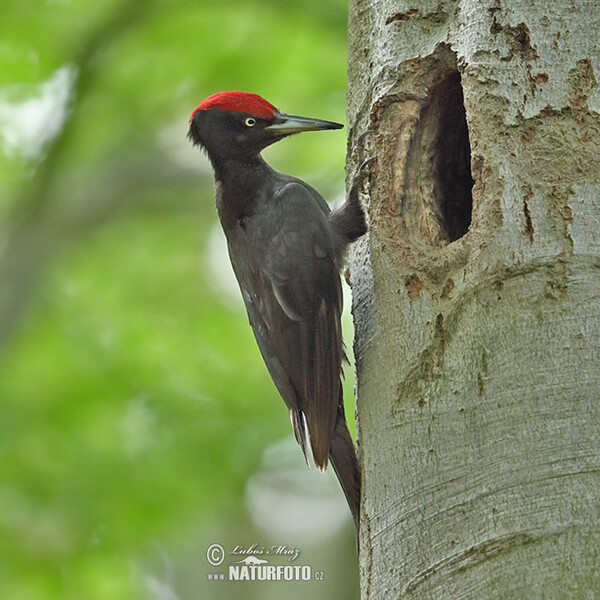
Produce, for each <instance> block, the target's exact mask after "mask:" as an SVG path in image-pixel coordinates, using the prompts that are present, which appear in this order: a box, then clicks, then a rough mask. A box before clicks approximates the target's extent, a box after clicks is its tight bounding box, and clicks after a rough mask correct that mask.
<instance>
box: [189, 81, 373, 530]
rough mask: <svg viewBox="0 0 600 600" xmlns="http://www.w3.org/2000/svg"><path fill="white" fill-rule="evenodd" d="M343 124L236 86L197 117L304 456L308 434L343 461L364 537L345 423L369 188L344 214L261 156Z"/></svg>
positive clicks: (258, 332) (338, 465)
mask: <svg viewBox="0 0 600 600" xmlns="http://www.w3.org/2000/svg"><path fill="white" fill-rule="evenodd" d="M342 127H343V125H341V124H339V123H334V122H332V121H324V120H321V119H312V118H307V117H299V116H294V115H289V114H286V113H283V112H281V111H280V110H278V109H277V108H276V107H275V106H274V105H273V104H271V103H270V102H268V101H267V100H265V99H264V98H262V97H261V96H259V95H258V94H254V93H250V92H240V91H224V92H218V93H216V94H213V95H211V96H209V97H208V98H206V99H205V100H203V101H202V102H201V103H200V104H199V105H198V106H197V108H196V109H195V110H194V111H193V112H192V115H191V117H190V119H189V125H188V134H187V136H188V138H189V139H190V140H191V142H192V143H193V145H194V146H197V147H200V148H201V149H202V150H204V151H205V152H206V154H207V155H208V158H209V160H210V162H211V164H212V168H213V172H214V179H215V196H216V206H217V212H218V216H219V219H220V222H221V225H222V228H223V231H224V233H225V237H226V240H227V248H228V252H229V257H230V260H231V264H232V267H233V271H234V273H235V276H236V279H237V281H238V284H239V288H240V291H241V295H242V298H243V301H244V305H245V307H246V311H247V314H248V319H249V321H250V325H251V327H252V330H253V332H254V337H255V339H256V342H257V345H258V347H259V349H260V353H261V354H262V358H263V360H264V362H265V364H266V366H267V370H268V372H269V374H270V376H271V378H272V380H273V382H274V384H275V386H276V387H277V389H278V391H279V394H280V395H281V397H282V398H283V401H284V402H285V404H286V406H287V408H288V409H289V411H290V418H291V421H292V426H293V430H294V434H295V437H296V440H297V442H298V444H299V445H300V447H301V449H302V452H303V454H304V459H305V460H306V462H307V465H308V464H309V463H308V455H307V448H308V445H307V434H308V440H309V444H310V449H311V450H312V456H313V460H314V463H315V465H316V467H317V468H318V469H319V470H321V471H324V470H325V469H326V468H327V465H328V463H329V462H330V463H331V464H332V466H333V469H334V471H335V473H336V475H337V477H338V480H339V482H340V484H341V487H342V490H343V492H344V494H345V496H346V500H347V502H348V505H349V507H350V511H351V513H352V517H353V519H354V522H355V526H356V528H357V531H358V526H359V518H360V508H359V507H360V493H361V473H360V467H359V463H358V460H357V454H356V450H355V447H354V443H353V441H352V437H351V435H350V432H349V431H348V426H347V423H346V418H345V416H344V402H343V396H342V382H341V378H342V361H343V360H344V358H345V353H344V347H343V340H342V328H341V314H342V284H341V278H340V271H341V269H342V266H343V264H344V260H345V254H346V250H347V248H348V246H349V244H351V243H352V242H354V241H355V240H357V239H358V238H359V237H361V236H362V235H364V234H365V233H366V231H367V224H366V219H365V215H364V212H363V209H362V207H361V205H360V201H359V184H360V183H361V181H359V178H357V181H356V182H355V184H354V185H353V186H352V189H351V191H350V193H349V194H348V198H347V200H346V201H345V202H344V203H343V204H342V205H341V206H340V207H339V208H337V209H334V210H332V209H331V208H330V207H329V205H328V204H327V203H326V202H325V200H324V199H323V197H322V196H321V194H319V192H317V191H316V190H315V189H314V188H313V187H311V186H310V185H309V184H308V183H306V182H304V181H302V180H301V179H298V178H297V177H293V176H291V175H287V174H285V173H282V172H280V171H277V170H275V169H273V168H272V167H271V166H270V165H268V164H267V163H266V161H265V160H264V158H263V157H262V155H261V152H262V150H264V149H265V148H266V147H267V146H269V145H271V144H273V143H274V142H277V141H279V140H281V139H283V138H285V137H287V136H290V135H293V134H297V133H301V132H304V131H317V130H333V129H341V128H342ZM363 179H364V177H363Z"/></svg>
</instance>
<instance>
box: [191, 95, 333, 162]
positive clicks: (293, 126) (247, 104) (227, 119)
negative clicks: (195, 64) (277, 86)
mask: <svg viewBox="0 0 600 600" xmlns="http://www.w3.org/2000/svg"><path fill="white" fill-rule="evenodd" d="M342 127H343V125H340V124H339V123H333V122H331V121H322V120H320V119H309V118H306V117H296V116H293V115H286V114H284V113H282V112H280V111H279V110H277V108H275V107H274V106H273V105H272V104H271V103H270V102H267V101H266V100H265V99H264V98H261V97H260V96H259V95H257V94H250V93H248V92H219V93H218V94H213V95H212V96H209V97H208V98H206V100H204V101H202V102H201V103H200V104H199V105H198V107H197V108H196V110H194V112H193V113H192V116H191V117H190V121H189V131H188V138H189V139H190V140H191V141H192V142H193V143H194V145H196V146H201V147H203V148H204V149H205V150H206V151H207V153H208V155H209V156H210V157H211V159H216V160H223V159H227V158H244V157H251V156H256V155H257V154H259V153H260V151H261V150H263V148H266V147H267V146H269V145H270V144H272V143H273V142H276V141H277V140H280V139H281V138H284V137H286V136H288V135H292V134H294V133H300V132H302V131H315V130H319V129H341V128H342Z"/></svg>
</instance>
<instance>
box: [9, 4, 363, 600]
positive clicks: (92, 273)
mask: <svg viewBox="0 0 600 600" xmlns="http://www.w3.org/2000/svg"><path fill="white" fill-rule="evenodd" d="M346 14H347V7H346V2H345V0H326V1H323V0H243V1H235V0H227V1H225V0H215V1H212V2H211V1H208V0H200V1H192V0H143V1H142V0H45V1H44V0H4V1H3V2H2V18H1V19H0V589H1V595H2V597H3V598H10V599H11V600H38V599H39V600H46V599H67V600H71V599H77V600H81V599H84V600H87V599H90V600H105V599H106V600H108V599H110V600H120V599H127V600H129V599H136V598H144V599H150V600H158V599H160V600H167V599H168V600H175V599H182V600H183V599H186V600H187V599H198V598H202V599H204V598H216V599H220V598H248V599H251V600H252V599H254V598H256V599H258V598H261V599H262V598H265V599H266V598H268V599H271V598H281V597H283V596H285V597H286V598H288V599H289V600H293V599H294V598H305V597H311V598H313V599H321V598H323V599H325V598H327V599H337V598H355V597H357V575H356V571H357V568H356V556H355V550H354V535H353V529H352V524H351V519H350V517H349V512H348V509H347V507H346V505H345V501H344V499H343V496H342V494H341V492H340V490H339V488H338V486H337V483H336V482H335V478H334V477H333V475H332V474H331V473H329V474H328V475H321V474H319V473H317V472H316V470H315V469H314V467H313V468H312V470H310V471H308V470H307V469H306V467H305V465H304V463H303V459H302V457H301V453H300V450H299V449H298V448H297V446H296V444H295V441H294V440H293V435H292V431H291V427H290V423H289V418H288V415H287V411H286V409H285V407H284V405H283V402H282V401H281V399H280V398H279V397H278V395H277V392H276V390H275V388H274V386H273V384H272V383H271V381H270V379H269V376H268V374H267V371H266V369H265V367H264V366H263V363H262V361H261V358H260V356H259V353H258V350H257V348H256V345H255V342H254V339H253V337H252V334H251V331H250V328H249V326H248V322H247V318H246V315H245V312H244V309H243V307H242V304H241V301H240V299H239V295H238V291H237V288H236V283H235V281H234V280H233V276H232V274H231V270H230V267H229V263H228V259H227V256H226V250H225V246H224V240H223V236H222V233H221V231H220V228H219V225H218V221H217V218H216V212H215V209H214V198H213V183H212V173H211V171H210V166H209V163H208V162H207V160H206V158H205V157H204V156H203V155H202V154H201V153H199V152H198V151H197V150H195V149H193V148H192V147H191V145H190V144H189V143H188V142H187V140H186V139H185V135H186V132H187V120H188V118H189V115H190V113H191V112H192V110H193V109H194V108H195V106H196V105H197V104H198V103H199V102H200V101H201V100H202V99H203V98H205V97H206V96H208V95H209V94H212V93H214V92H217V91H220V90H224V89H241V90H246V91H253V92H257V93H259V94H261V95H263V96H265V97H266V98H267V99H268V100H269V101H271V102H272V103H274V104H275V105H276V106H278V107H279V108H281V109H282V110H283V111H285V112H289V113H292V114H303V115H305V116H313V117H319V118H324V119H329V120H337V121H341V122H344V119H345V114H344V111H345V87H346ZM345 139H346V138H345V132H344V131H340V132H323V133H311V134H304V135H303V136H297V137H294V138H291V139H287V140H285V141H283V142H280V143H279V144H276V145H275V146H273V147H272V148H270V149H268V151H267V152H266V158H267V160H268V161H269V162H270V163H271V164H272V165H273V166H275V167H276V168H278V169H280V170H283V171H286V172H289V173H292V174H294V175H297V176H299V177H301V178H303V179H305V180H307V181H308V182H309V183H311V184H312V185H313V186H315V187H316V188H317V189H319V190H320V191H321V192H322V194H323V195H324V196H325V197H326V198H327V199H328V200H330V201H332V202H333V203H334V204H335V203H336V202H340V201H341V200H342V199H343V194H344V191H343V190H344V183H343V179H344V175H343V165H344V154H345V149H346V141H345ZM345 319H346V321H345V327H346V333H347V334H348V335H349V336H350V335H351V331H350V328H351V323H350V320H349V318H348V317H347V316H346V318H345ZM349 339H350V340H351V337H349ZM350 343H351V342H350ZM346 371H347V377H346V384H345V385H346V387H347V394H346V397H347V404H348V406H347V410H348V412H349V414H350V421H351V422H353V418H352V415H353V410H354V404H353V400H352V369H351V368H350V369H346ZM212 543H219V544H221V545H222V546H223V547H224V548H226V549H227V550H230V549H231V548H233V547H234V546H235V545H241V546H244V547H250V546H252V544H258V546H259V547H260V546H265V547H270V546H271V545H273V544H274V545H285V546H287V547H288V548H297V549H299V550H300V551H301V555H300V557H299V558H298V559H297V560H296V561H295V563H294V564H307V565H310V566H311V567H312V568H313V570H314V571H322V572H323V578H324V580H323V581H313V582H304V583H299V584H290V583H264V584H260V583H256V582H255V583H231V582H222V581H209V579H208V574H209V573H212V572H215V571H216V572H219V571H221V572H223V571H224V569H223V568H221V569H216V568H214V567H211V566H210V565H209V564H208V562H207V559H206V551H207V548H208V547H209V546H210V545H211V544H212ZM272 562H275V561H272Z"/></svg>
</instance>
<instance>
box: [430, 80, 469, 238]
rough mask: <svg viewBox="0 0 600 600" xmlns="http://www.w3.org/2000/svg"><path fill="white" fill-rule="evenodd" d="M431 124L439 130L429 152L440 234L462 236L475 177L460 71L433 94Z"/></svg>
mask: <svg viewBox="0 0 600 600" xmlns="http://www.w3.org/2000/svg"><path fill="white" fill-rule="evenodd" d="M430 107H431V108H432V109H434V110H433V111H431V112H432V114H430V116H429V118H430V119H431V121H432V122H431V123H430V124H429V125H430V126H432V127H433V128H434V130H435V135H434V136H433V138H432V146H431V148H430V150H429V152H428V154H429V158H430V161H431V163H430V164H431V175H432V180H433V200H434V202H435V206H434V212H435V214H436V217H437V221H438V225H439V228H440V237H442V239H445V240H447V241H449V242H453V241H455V240H458V239H459V238H461V237H462V236H463V235H465V233H467V231H468V229H469V225H470V224H471V212H472V209H473V197H472V194H471V192H472V189H473V183H474V182H473V177H472V176H471V146H470V143H469V128H468V126H467V115H466V112H465V105H464V99H463V91H462V85H461V79H460V74H459V73H458V71H455V72H453V73H452V74H450V75H449V76H448V77H446V78H445V79H444V80H443V81H442V82H441V83H439V84H438V85H437V86H436V87H435V88H434V89H433V90H432V94H431V104H430Z"/></svg>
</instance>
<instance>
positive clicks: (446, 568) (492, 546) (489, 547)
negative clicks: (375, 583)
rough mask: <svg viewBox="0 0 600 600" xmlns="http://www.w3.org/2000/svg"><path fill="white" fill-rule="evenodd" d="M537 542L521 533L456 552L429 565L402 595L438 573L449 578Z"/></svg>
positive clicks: (405, 588) (411, 580)
mask: <svg viewBox="0 0 600 600" xmlns="http://www.w3.org/2000/svg"><path fill="white" fill-rule="evenodd" d="M535 541H536V538H535V537H534V536H533V535H531V534H530V533H526V532H521V531H516V532H514V533H507V534H506V535H501V536H498V537H495V538H491V539H489V540H483V541H481V542H479V543H478V544H474V545H473V546H470V547H469V548H465V549H463V550H459V551H457V552H454V553H452V554H450V555H449V556H445V557H444V558H442V559H440V560H439V561H437V562H435V563H433V564H431V565H429V566H428V567H427V568H426V569H424V570H422V571H421V572H420V573H417V574H416V575H415V576H414V577H412V578H411V579H410V580H409V581H408V582H407V583H406V585H405V586H404V588H403V589H402V594H407V593H409V592H412V591H413V590H414V589H415V588H416V587H417V586H418V585H420V584H421V583H423V582H424V581H426V580H427V579H429V578H430V577H433V576H434V575H437V574H438V573H440V574H441V573H443V576H444V577H448V576H450V575H451V574H452V573H456V572H458V571H462V570H464V569H469V568H471V567H475V566H477V565H478V564H480V563H482V562H484V561H486V560H489V559H490V558H492V557H494V556H497V555H499V554H502V553H504V552H511V551H513V550H515V549H516V548H518V547H520V546H525V545H527V544H532V543H534V542H535Z"/></svg>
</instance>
